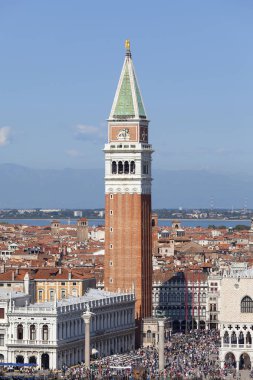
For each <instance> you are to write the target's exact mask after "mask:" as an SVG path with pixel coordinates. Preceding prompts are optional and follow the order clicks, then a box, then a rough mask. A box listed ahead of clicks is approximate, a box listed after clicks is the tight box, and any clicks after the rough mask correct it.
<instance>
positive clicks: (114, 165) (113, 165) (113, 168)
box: [112, 161, 117, 174]
mask: <svg viewBox="0 0 253 380" xmlns="http://www.w3.org/2000/svg"><path fill="white" fill-rule="evenodd" d="M112 174H117V162H116V161H112Z"/></svg>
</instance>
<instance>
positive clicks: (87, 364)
mask: <svg viewBox="0 0 253 380" xmlns="http://www.w3.org/2000/svg"><path fill="white" fill-rule="evenodd" d="M90 319H91V313H90V312H89V311H86V312H85V313H83V320H84V326H85V345H84V363H85V367H86V368H90Z"/></svg>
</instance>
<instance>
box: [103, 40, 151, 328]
mask: <svg viewBox="0 0 253 380" xmlns="http://www.w3.org/2000/svg"><path fill="white" fill-rule="evenodd" d="M148 124H149V121H148V119H147V117H146V112H145V108H144V104H143V101H142V97H141V92H140V89H139V86H138V82H137V78H136V75H135V71H134V66H133V62H132V57H131V52H130V47H129V42H128V41H127V43H126V57H125V61H124V64H123V69H122V72H121V76H120V79H119V83H118V87H117V91H116V95H115V98H114V102H113V106H112V110H111V113H110V116H109V121H108V142H107V143H106V144H105V148H104V152H105V273H104V282H105V288H106V289H108V290H110V291H123V290H124V291H126V290H130V289H132V288H133V287H134V289H135V295H136V306H135V316H136V320H137V321H139V322H140V321H141V319H142V318H144V317H150V316H151V311H152V226H151V222H152V216H151V181H152V178H151V155H152V152H153V150H152V146H151V145H150V144H149V142H148Z"/></svg>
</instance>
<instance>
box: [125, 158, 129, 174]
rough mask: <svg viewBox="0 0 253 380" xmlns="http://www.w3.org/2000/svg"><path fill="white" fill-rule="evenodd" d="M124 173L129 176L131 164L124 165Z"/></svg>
mask: <svg viewBox="0 0 253 380" xmlns="http://www.w3.org/2000/svg"><path fill="white" fill-rule="evenodd" d="M124 173H125V174H129V162H128V161H125V163H124Z"/></svg>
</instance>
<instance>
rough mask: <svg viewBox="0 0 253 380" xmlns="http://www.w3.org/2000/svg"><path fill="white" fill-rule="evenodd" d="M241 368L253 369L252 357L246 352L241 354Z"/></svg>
mask: <svg viewBox="0 0 253 380" xmlns="http://www.w3.org/2000/svg"><path fill="white" fill-rule="evenodd" d="M239 369H251V362H250V357H249V355H248V354H247V353H246V352H244V353H243V354H241V356H240V359H239Z"/></svg>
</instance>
